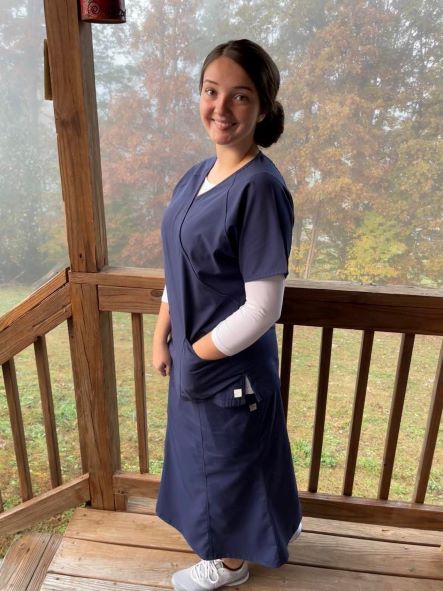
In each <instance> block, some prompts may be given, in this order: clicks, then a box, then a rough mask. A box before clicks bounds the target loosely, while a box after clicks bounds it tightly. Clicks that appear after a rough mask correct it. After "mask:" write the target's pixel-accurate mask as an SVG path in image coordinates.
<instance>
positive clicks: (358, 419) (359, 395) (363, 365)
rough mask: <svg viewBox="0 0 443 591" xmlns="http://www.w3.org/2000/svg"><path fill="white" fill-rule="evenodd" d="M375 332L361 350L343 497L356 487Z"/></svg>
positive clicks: (368, 334)
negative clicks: (359, 447) (355, 479)
mask: <svg viewBox="0 0 443 591" xmlns="http://www.w3.org/2000/svg"><path fill="white" fill-rule="evenodd" d="M373 342H374V331H373V330H365V331H364V333H363V338H362V342H361V348H360V360H359V367H358V376H357V385H356V388H355V396H354V409H353V413H352V423H351V432H350V435H349V441H348V451H347V458H346V468H345V477H344V481H343V492H342V494H343V495H347V496H349V495H352V488H353V486H354V477H355V466H356V463H357V455H358V446H359V443H360V434H361V425H362V420H363V410H364V407H365V399H366V389H367V385H368V375H369V366H370V364H371V354H372V345H373Z"/></svg>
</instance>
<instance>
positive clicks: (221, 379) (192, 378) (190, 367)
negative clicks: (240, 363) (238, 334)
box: [180, 339, 244, 401]
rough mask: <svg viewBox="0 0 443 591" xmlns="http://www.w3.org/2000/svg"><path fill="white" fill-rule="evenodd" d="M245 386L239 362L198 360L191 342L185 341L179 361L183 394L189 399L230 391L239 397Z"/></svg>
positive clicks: (224, 359)
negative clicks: (239, 391) (240, 390)
mask: <svg viewBox="0 0 443 591" xmlns="http://www.w3.org/2000/svg"><path fill="white" fill-rule="evenodd" d="M243 386H244V377H243V373H242V371H241V368H239V367H237V363H236V359H233V358H232V357H223V358H222V359H215V360H209V361H208V360H206V359H202V358H201V357H199V356H198V355H197V354H196V352H195V351H194V349H193V347H192V345H191V343H190V342H189V341H188V339H185V340H184V341H183V347H182V354H181V361H180V395H181V396H182V397H183V398H185V399H186V400H194V401H198V400H205V399H207V398H211V397H213V396H215V395H216V394H222V393H226V394H227V393H228V391H230V392H231V396H232V397H234V398H236V397H237V396H238V390H239V389H242V388H243Z"/></svg>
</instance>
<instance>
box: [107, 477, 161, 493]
mask: <svg viewBox="0 0 443 591" xmlns="http://www.w3.org/2000/svg"><path fill="white" fill-rule="evenodd" d="M159 486H160V476H158V475H157V474H137V473H134V472H127V473H124V472H116V473H115V474H114V479H113V487H114V492H115V493H118V494H121V495H134V496H138V495H140V496H142V497H150V498H152V499H156V498H157V496H158V489H159Z"/></svg>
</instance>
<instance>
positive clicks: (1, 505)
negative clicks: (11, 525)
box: [0, 490, 5, 513]
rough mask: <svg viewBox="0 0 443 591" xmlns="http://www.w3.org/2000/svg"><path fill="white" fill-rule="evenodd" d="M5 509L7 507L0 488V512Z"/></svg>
mask: <svg viewBox="0 0 443 591" xmlns="http://www.w3.org/2000/svg"><path fill="white" fill-rule="evenodd" d="M4 510H5V508H4V506H3V498H2V491H1V490H0V513H3V511H4Z"/></svg>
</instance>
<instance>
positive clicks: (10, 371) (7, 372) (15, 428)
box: [2, 359, 33, 501]
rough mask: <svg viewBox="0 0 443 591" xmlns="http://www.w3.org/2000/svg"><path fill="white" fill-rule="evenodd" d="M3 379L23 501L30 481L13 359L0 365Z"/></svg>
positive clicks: (28, 492)
mask: <svg viewBox="0 0 443 591" xmlns="http://www.w3.org/2000/svg"><path fill="white" fill-rule="evenodd" d="M2 370H3V380H4V383H5V391H6V400H7V403H8V410H9V420H10V423H11V431H12V440H13V442H14V452H15V459H16V462H17V472H18V477H19V482H20V496H21V498H22V500H23V501H27V500H28V499H31V498H32V496H33V493H32V482H31V473H30V471H29V461H28V452H27V449H26V439H25V430H24V427H23V416H22V410H21V406H20V396H19V392H18V386H17V375H16V372H15V364H14V359H10V360H9V361H6V363H4V364H3V365H2Z"/></svg>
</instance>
